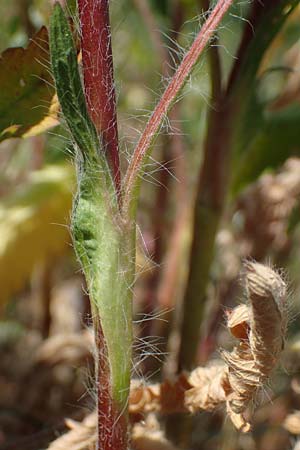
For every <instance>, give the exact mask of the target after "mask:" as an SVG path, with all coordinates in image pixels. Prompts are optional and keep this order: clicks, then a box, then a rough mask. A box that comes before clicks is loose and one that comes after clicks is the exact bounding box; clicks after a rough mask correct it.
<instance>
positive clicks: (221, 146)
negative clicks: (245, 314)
mask: <svg viewBox="0 0 300 450" xmlns="http://www.w3.org/2000/svg"><path fill="white" fill-rule="evenodd" d="M232 117H233V114H232V105H231V106H230V105H229V104H227V105H226V103H224V102H223V104H221V103H220V104H219V105H218V109H216V110H211V112H210V115H209V125H208V131H207V137H206V142H205V153H204V161H203V164H202V168H201V173H200V178H199V185H198V190H197V197H196V203H195V210H194V236H193V241H192V247H191V254H190V271H189V275H188V280H187V288H186V293H185V298H184V305H183V321H182V328H181V346H180V351H179V359H178V370H182V369H190V368H191V367H193V365H194V364H195V360H196V352H197V348H198V342H199V334H200V327H199V324H201V321H202V314H203V307H204V304H205V296H206V286H207V280H208V276H209V270H210V265H211V262H212V258H213V253H214V244H215V237H216V233H217V229H218V225H219V222H220V218H221V215H222V211H223V206H224V202H225V197H226V192H227V186H228V181H229V180H228V170H229V161H230V147H231V139H232V125H231V121H232Z"/></svg>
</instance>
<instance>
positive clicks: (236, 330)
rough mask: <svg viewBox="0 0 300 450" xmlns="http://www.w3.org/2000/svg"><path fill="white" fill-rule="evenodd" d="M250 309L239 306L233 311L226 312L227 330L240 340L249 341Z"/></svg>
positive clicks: (245, 306)
mask: <svg viewBox="0 0 300 450" xmlns="http://www.w3.org/2000/svg"><path fill="white" fill-rule="evenodd" d="M249 313H250V310H249V307H248V306H247V305H239V306H237V307H236V308H234V309H233V310H232V311H227V312H226V317H227V328H228V329H229V331H230V333H231V334H232V336H234V337H236V338H238V339H247V337H248V333H249Z"/></svg>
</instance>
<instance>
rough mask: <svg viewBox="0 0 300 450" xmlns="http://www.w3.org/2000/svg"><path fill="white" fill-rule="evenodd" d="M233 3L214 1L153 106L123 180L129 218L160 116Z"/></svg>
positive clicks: (125, 213) (124, 207) (126, 213)
mask: <svg viewBox="0 0 300 450" xmlns="http://www.w3.org/2000/svg"><path fill="white" fill-rule="evenodd" d="M232 2H233V0H220V1H219V2H218V3H217V5H216V7H215V8H214V9H213V11H212V13H211V14H210V16H209V17H208V19H207V20H206V22H205V24H204V25H203V27H202V28H201V30H200V32H199V34H198V36H197V37H196V39H195V40H194V42H193V44H192V46H191V48H190V50H189V51H188V52H187V54H186V55H185V57H184V58H183V60H182V62H181V64H180V66H179V67H178V69H177V71H176V73H175V74H174V76H173V78H172V79H171V81H170V84H169V85H168V87H167V89H166V90H165V92H164V94H163V95H162V97H161V99H160V101H159V103H158V104H157V106H156V108H155V109H154V112H153V114H152V116H151V117H150V120H149V122H148V123H147V125H146V127H145V129H144V132H143V133H142V136H141V138H140V140H139V142H138V144H137V146H136V148H135V151H134V154H133V158H132V161H131V163H130V165H129V167H128V170H127V173H126V176H125V180H124V205H123V209H124V215H125V217H128V214H130V213H132V211H131V209H132V208H131V206H132V205H131V203H132V201H133V198H132V197H133V192H134V190H135V187H136V185H137V184H138V179H139V176H140V172H141V170H142V167H143V163H144V160H145V158H146V157H147V155H148V153H149V149H150V146H151V143H152V141H153V138H154V137H155V135H156V133H157V132H158V130H159V127H160V126H161V124H162V122H163V119H164V117H165V115H166V114H167V112H168V110H169V108H170V107H171V105H172V103H173V102H174V100H175V98H176V96H177V94H178V92H179V91H180V89H181V88H182V86H183V85H184V83H185V81H186V79H187V77H188V76H189V74H190V73H191V71H192V69H193V67H194V65H195V64H196V62H197V61H198V58H199V56H200V55H201V53H202V51H203V50H204V48H205V47H206V45H207V43H208V41H209V39H210V38H211V36H212V35H213V33H214V32H215V30H216V28H217V26H218V25H219V23H220V21H221V20H222V18H223V16H224V14H225V13H226V12H227V10H228V8H229V7H230V5H231V4H232ZM131 215H132V214H131Z"/></svg>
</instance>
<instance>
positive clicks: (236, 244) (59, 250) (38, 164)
mask: <svg viewBox="0 0 300 450" xmlns="http://www.w3.org/2000/svg"><path fill="white" fill-rule="evenodd" d="M287 3H289V2H287ZM52 4H53V3H52V2H51V1H49V0H11V1H10V2H7V1H6V0H0V12H1V14H0V51H1V52H3V51H5V49H7V48H8V47H20V46H21V47H26V46H27V45H28V44H29V42H30V39H32V38H33V42H36V43H37V46H36V47H37V48H36V49H35V50H34V51H36V52H37V56H35V55H34V56H33V58H32V60H31V61H32V64H33V65H34V63H38V64H40V65H42V66H43V70H44V71H45V73H44V74H42V75H41V74H40V73H39V72H38V71H37V76H38V77H42V78H43V79H46V82H47V83H46V89H45V92H43V93H41V94H40V95H38V94H37V93H36V94H35V96H34V97H33V99H32V102H33V105H35V106H32V105H31V103H28V104H27V105H25V106H26V107H27V113H26V112H24V111H26V108H25V106H24V105H22V107H23V110H22V108H20V109H19V104H18V103H16V104H15V106H14V104H10V105H9V109H7V110H6V109H5V107H4V106H3V105H6V103H5V102H6V99H5V92H6V89H8V91H9V89H12V90H14V89H17V88H16V86H15V85H14V84H13V80H10V74H11V73H14V71H16V70H18V69H15V67H14V64H16V60H17V59H18V58H17V56H16V55H14V54H13V55H12V60H9V56H8V54H7V53H4V54H3V58H2V60H0V69H1V70H0V91H2V93H1V92H0V127H1V132H2V134H1V136H2V137H1V141H2V142H1V144H0V147H1V149H0V310H1V318H0V449H1V450H13V449H20V448H22V450H27V449H28V450H29V449H30V450H38V449H44V448H47V447H48V445H49V443H50V442H51V441H52V440H54V439H55V437H56V436H57V435H58V434H60V433H61V432H63V431H64V429H65V424H64V418H65V417H71V418H74V419H78V420H81V419H82V418H83V417H84V416H85V415H86V414H87V413H88V412H90V411H91V410H93V407H94V394H93V392H94V386H93V376H92V374H93V358H92V354H91V351H92V347H93V336H92V332H91V317H90V309H89V299H88V294H87V292H86V289H85V281H84V278H83V275H82V273H81V271H80V267H79V265H78V263H77V261H76V257H75V255H74V251H73V247H72V241H71V237H70V230H69V223H70V217H71V205H72V199H73V197H74V194H75V189H76V187H75V170H74V165H73V162H72V158H71V150H70V149H71V143H70V140H69V136H68V133H67V131H66V130H65V128H64V126H63V125H59V123H58V110H57V104H56V103H55V99H53V95H54V92H53V86H51V84H52V81H51V77H50V76H49V79H48V78H47V77H48V75H47V74H48V71H49V69H50V66H49V55H48V54H47V49H46V48H42V49H41V47H43V42H45V39H46V38H45V36H44V35H43V34H40V35H38V38H36V37H35V36H36V33H37V32H38V31H39V30H40V28H41V27H42V26H43V25H46V26H47V24H48V21H49V16H50V13H51V7H52ZM205 5H206V2H201V1H196V0H151V1H150V0H149V1H143V0H122V1H117V0H113V1H111V21H112V38H113V53H114V69H115V79H116V90H117V97H118V121H119V133H120V143H121V151H122V155H123V165H124V168H125V167H126V163H127V161H128V159H129V157H130V155H131V154H132V151H133V148H134V144H135V143H136V142H137V139H138V137H139V134H140V131H141V130H142V129H143V126H144V125H145V123H146V121H147V118H148V117H149V115H150V113H151V110H152V109H153V107H154V105H155V103H156V101H157V99H158V98H159V97H160V94H161V92H162V90H163V88H164V87H165V86H166V84H167V82H168V79H169V78H170V76H171V75H172V73H173V72H174V68H175V67H176V66H177V64H178V61H180V59H181V57H182V55H183V54H184V51H185V49H186V48H188V46H189V43H191V42H192V40H193V37H194V36H195V34H196V32H197V30H198V29H199V26H200V25H201V24H202V23H203V22H204V20H205ZM249 8H250V3H249V2H239V3H238V2H237V3H236V4H235V6H234V7H233V8H232V9H231V10H230V13H229V14H227V16H226V17H225V19H224V21H223V23H222V26H221V27H220V29H219V30H218V37H217V39H216V40H215V41H212V44H211V45H217V46H218V51H219V57H220V61H221V65H222V68H223V78H224V79H226V77H227V76H228V74H229V72H230V68H231V67H232V65H233V64H234V62H235V56H234V55H235V54H236V51H237V47H238V44H239V42H240V40H241V36H242V33H243V30H244V27H245V26H247V25H245V23H246V22H247V14H248V10H249ZM68 10H69V12H70V15H71V16H72V17H73V18H74V17H75V16H74V14H75V9H74V4H72V2H70V3H69V4H68ZM299 20H300V8H299V7H297V8H296V9H295V10H294V12H293V13H292V14H291V15H290V16H289V18H288V19H287V21H286V22H285V24H284V26H283V27H282V29H281V30H280V32H279V33H278V34H277V35H276V37H275V39H274V40H273V41H272V44H271V45H270V46H269V48H268V49H267V51H266V52H265V53H264V56H263V58H262V60H261V61H260V65H259V71H258V74H257V78H256V83H255V95H254V97H255V101H253V102H252V104H251V108H249V110H248V111H247V115H246V116H245V121H244V123H243V127H244V129H243V134H242V138H241V144H240V146H239V150H238V152H237V154H235V155H234V156H233V160H232V167H231V169H232V170H231V174H230V177H231V183H230V190H229V194H228V198H227V200H226V208H225V211H224V213H223V216H222V221H221V226H220V229H219V232H218V234H217V238H216V242H215V253H214V258H213V263H212V265H211V268H210V273H209V283H208V286H207V290H206V303H205V311H204V315H203V320H202V328H201V336H202V337H201V341H200V342H199V351H198V362H199V364H206V363H207V361H209V360H210V359H211V358H215V357H218V348H219V347H220V346H222V347H225V348H231V347H232V340H230V338H229V336H228V334H227V331H226V328H225V327H224V323H225V322H224V313H225V311H226V309H230V308H232V307H234V306H235V305H236V304H237V303H238V302H239V301H241V299H242V298H243V291H242V287H241V283H240V277H239V273H240V269H241V262H242V260H243V258H245V257H250V258H255V259H256V260H258V261H262V262H267V263H271V264H274V265H275V266H276V267H280V268H283V269H284V276H285V277H286V279H287V280H289V283H290V300H289V315H290V325H289V335H288V342H287V346H286V350H285V352H284V356H283V362H282V366H281V368H280V369H278V371H277V372H276V375H275V377H274V379H273V380H272V383H271V385H270V387H266V388H265V390H264V392H263V394H262V395H261V396H260V397H261V398H258V399H257V404H258V405H260V406H259V408H258V410H257V412H256V414H255V416H254V431H253V433H252V434H251V435H246V436H240V435H239V434H238V433H237V432H236V431H234V430H233V428H232V426H231V425H230V424H229V423H228V421H225V423H223V413H222V411H221V410H220V411H216V412H215V413H214V414H211V413H205V412H203V413H201V414H199V415H197V416H196V417H195V430H194V435H193V436H194V437H193V441H194V444H193V445H194V447H193V448H195V449H203V450H210V449H216V448H220V449H222V450H238V449H241V450H252V449H253V450H254V449H258V450H277V449H278V450H284V449H291V448H293V447H294V445H295V443H296V437H295V436H296V435H297V434H299V433H300V427H299V424H298V428H297V426H296V431H295V429H292V428H291V427H290V426H287V428H288V430H289V431H288V430H287V428H284V426H283V424H284V421H285V419H286V417H287V415H288V414H289V413H291V412H292V411H293V410H297V409H300V328H299V312H300V296H299V288H300V132H299V129H300V26H299ZM248 26H249V25H248ZM75 28H76V17H75ZM31 42H32V41H31ZM39 49H41V53H38V51H39ZM4 55H5V56H4ZM12 61H13V62H12ZM34 70H35V67H33V69H32V73H33V72H34ZM29 72H30V69H29ZM32 73H29V76H32ZM21 81H22V78H21V79H20V80H19V82H20V86H21V87H22V82H21ZM5 83H10V84H11V85H10V87H8V88H6V87H5V88H3V86H6V84H5ZM210 89H211V88H210V69H209V50H207V51H206V53H205V57H204V58H202V59H201V61H200V62H199V63H198V65H197V67H196V68H195V69H194V72H193V75H192V77H191V79H189V81H188V83H187V84H186V86H185V87H184V89H183V91H182V93H181V95H180V102H178V103H176V105H175V107H174V109H173V110H172V112H171V113H170V116H169V119H168V120H166V121H165V123H164V126H163V129H162V132H161V134H160V136H159V137H158V139H157V140H156V143H155V148H154V151H153V155H152V158H151V160H150V161H149V165H148V167H147V173H146V174H145V177H144V178H145V179H144V183H143V186H142V196H141V201H140V205H139V217H138V252H137V267H138V280H137V284H136V290H135V302H134V319H135V335H136V344H135V348H134V372H135V375H136V376H140V377H143V378H144V379H145V380H157V379H159V378H161V375H162V374H163V376H167V375H170V374H173V373H174V371H175V370H176V369H175V367H176V355H177V351H178V341H179V332H178V330H179V324H180V318H181V309H180V307H181V304H182V299H183V298H184V292H185V288H186V278H187V274H188V269H189V264H190V262H189V249H190V243H191V239H192V233H193V231H192V215H193V202H194V198H195V195H196V190H197V183H198V178H199V169H200V166H201V161H202V157H203V147H204V139H205V133H206V126H207V120H208V111H209V110H210V109H211V108H214V104H213V103H212V100H211V91H210ZM8 91H7V92H8ZM9 92H10V91H9ZM14 92H15V91H14ZM16 95H18V93H17V94H16ZM1 105H2V106H3V107H2V106H1ZM28 105H31V106H28ZM7 108H8V107H7ZM35 113H36V114H37V116H38V117H36V116H34V117H33V118H32V121H31V122H30V123H28V124H27V125H26V127H25V128H26V129H25V128H24V129H22V131H20V129H19V130H17V131H16V129H14V128H12V126H13V123H14V122H13V120H14V117H15V116H16V115H18V114H19V115H21V116H22V114H23V116H22V118H24V116H26V114H28V116H31V115H32V114H35ZM7 115H9V117H10V119H9V123H8V122H7V121H8V119H7V117H8V116H7ZM45 117H46V118H47V121H46V123H45V122H44V119H45ZM18 120H19V119H18ZM25 121H26V120H25ZM19 122H20V120H19ZM19 122H18V123H19ZM35 127H37V128H35ZM3 130H5V133H3ZM11 136H13V137H11ZM14 136H16V137H14ZM18 136H21V137H18ZM271 391H272V392H273V394H271ZM271 396H272V399H273V400H272V402H270V398H271ZM255 406H257V405H253V407H255ZM298 421H299V422H300V420H299V418H298Z"/></svg>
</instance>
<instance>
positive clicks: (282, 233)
mask: <svg viewBox="0 0 300 450" xmlns="http://www.w3.org/2000/svg"><path fill="white" fill-rule="evenodd" d="M299 195H300V159H299V158H290V159H288V160H287V161H286V162H285V164H284V165H283V166H282V169H281V170H280V171H279V172H278V173H277V174H265V175H263V176H261V177H260V178H259V179H258V180H257V181H256V182H255V183H253V184H252V185H251V186H250V187H249V188H248V189H246V190H245V192H244V194H243V195H242V196H241V197H240V199H239V202H238V211H239V213H241V214H242V216H243V217H244V226H243V231H242V235H241V236H239V237H238V238H239V241H240V242H241V246H242V247H243V253H244V254H248V255H252V256H253V257H254V258H256V259H261V258H262V257H264V255H265V253H266V251H267V250H268V249H269V248H270V247H272V248H273V249H274V251H276V252H281V251H284V250H285V249H286V248H287V247H288V245H289V239H288V225H289V217H290V215H291V213H292V211H293V210H294V208H295V207H296V206H297V205H298V204H299ZM258 217H259V220H258Z"/></svg>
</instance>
